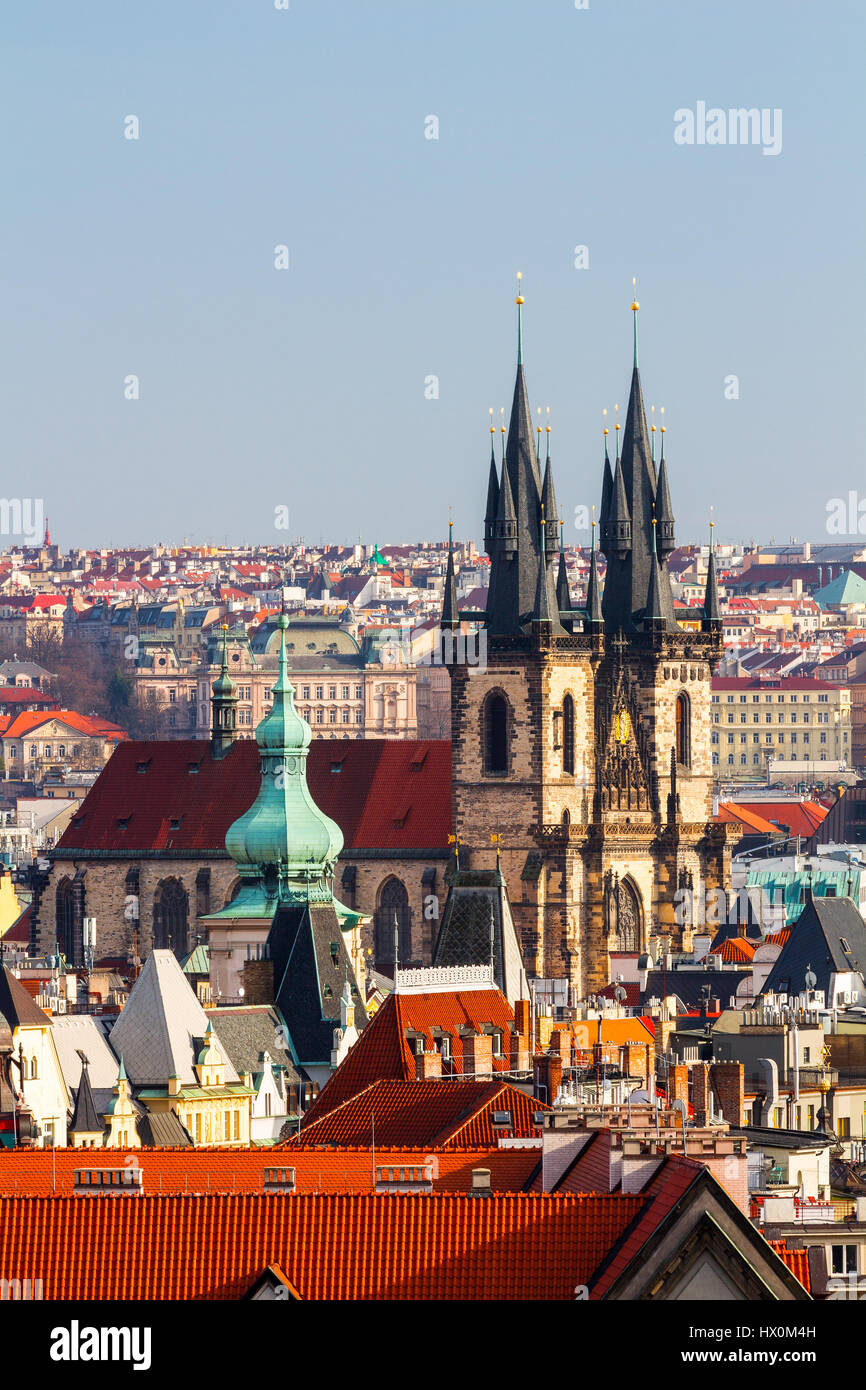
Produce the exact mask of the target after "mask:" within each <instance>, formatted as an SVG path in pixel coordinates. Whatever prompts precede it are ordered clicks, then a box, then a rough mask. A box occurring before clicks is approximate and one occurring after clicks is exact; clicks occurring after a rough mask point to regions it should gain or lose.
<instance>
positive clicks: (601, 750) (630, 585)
mask: <svg viewBox="0 0 866 1390" xmlns="http://www.w3.org/2000/svg"><path fill="white" fill-rule="evenodd" d="M522 305H523V298H522V296H521V295H518V297H517V306H518V353H517V378H516V381H515V386H514V397H513V401H512V407H511V418H510V422H509V427H508V435H507V442H506V441H505V439H504V438H503V446H504V447H503V457H502V460H501V467H497V463H496V458H495V449H493V447H492V448H491V459H490V472H489V481H488V494H487V513H486V516H485V549H486V551H487V553H488V555H489V556H490V561H491V573H490V588H489V591H488V599H487V607H486V611H485V612H484V613H483V614H468V613H466V612H462V613H459V614H458V610H457V601H456V589H455V585H454V575H453V562H452V561H451V560H449V570H448V577H447V581H446V590H445V602H444V606H443V614H442V626H443V628H445V629H449V628H450V629H455V628H457V627H459V625H460V623H461V622H464V621H466V620H475V621H478V622H480V623H482V624H483V628H484V636H485V640H486V661H483V662H481V663H480V664H479V665H477V666H471V665H466V664H461V663H460V662H459V661H457V662H456V663H454V664H452V665H451V666H450V672H451V730H452V759H453V766H452V774H453V775H452V789H453V819H454V831H455V834H456V835H457V836H458V838H459V842H460V845H459V849H460V856H461V863H462V864H465V865H467V866H468V865H469V864H471V866H472V867H477V868H482V867H487V866H488V865H490V866H492V864H493V860H494V857H495V851H494V850H493V848H492V847H491V840H490V837H491V834H492V833H496V834H497V835H499V836H501V867H502V872H503V873H504V875H505V878H506V881H507V884H508V891H509V896H510V899H511V904H512V912H513V915H514V920H515V923H516V925H517V928H518V931H519V933H520V936H521V940H522V946H523V952H524V960H525V963H526V968H527V970H528V972H529V973H530V974H531V975H536V976H546V977H550V976H559V977H562V976H564V977H567V978H568V979H569V980H570V981H571V983H572V984H573V985H575V986H576V987H577V989H578V991H579V992H581V993H587V992H589V991H591V990H595V989H598V988H601V987H602V986H604V985H605V984H606V983H607V982H608V981H609V980H610V978H611V962H610V955H611V953H613V952H623V951H625V952H629V953H635V952H642V951H646V950H652V951H653V952H654V953H658V952H659V951H660V950H662V949H665V947H671V948H674V949H675V948H677V947H679V946H682V945H684V944H685V945H686V946H687V945H688V944H689V941H690V934H691V930H692V928H693V927H694V926H695V925H697V923H696V922H694V920H691V919H690V916H689V912H688V908H686V910H684V908H683V895H682V894H681V895H680V897H679V898H678V897H677V890H678V889H679V888H683V887H688V888H690V889H691V890H692V894H693V901H694V902H697V903H699V902H700V901H701V898H700V896H699V894H700V890H701V889H702V888H703V889H705V890H711V889H714V888H716V887H719V886H722V887H723V886H726V884H727V883H728V881H729V870H730V848H729V847H728V843H727V838H726V830H725V827H724V826H720V825H716V824H715V823H713V821H712V753H711V744H710V724H711V713H710V679H711V673H712V667H713V665H714V663H715V662H716V661H717V660H718V659H719V657H720V656H721V654H722V650H723V649H722V635H721V621H720V617H719V608H718V598H717V593H716V578H715V563H714V559H713V558H712V556H711V562H710V570H709V574H708V579H707V592H706V596H705V604H704V608H703V610H701V609H693V610H691V613H690V615H689V616H690V617H691V619H692V621H693V622H694V624H695V626H694V627H693V628H684V627H680V625H679V624H678V623H677V621H676V618H675V616H674V608H673V600H672V597H671V586H670V578H669V575H668V570H667V562H668V558H669V557H670V555H671V554H672V552H673V550H674V548H675V541H674V517H673V510H672V505H671V498H670V492H669V487H668V479H667V465H666V463H665V461H664V458H663V456H662V458H661V460H660V464H659V469H658V472H657V471H656V465H655V462H654V459H653V456H652V450H651V448H650V443H649V432H648V430H647V424H646V416H645V412H644V405H643V397H642V392H641V381H640V373H639V370H638V362H637V321H636V317H635V347H634V365H633V369H632V379H631V391H630V397H629V404H628V412H627V417H626V424H625V429H624V431H623V441H622V451H621V453H620V448H619V440H618V435H617V449H616V458H615V464H614V468H613V469H611V466H610V462H609V459H608V457H607V451H606V450H605V463H604V472H603V480H602V498H601V512H600V540H601V545H600V548H601V551H602V553H603V555H604V557H605V560H606V562H607V567H606V576H605V582H604V590H603V594H602V591H601V587H600V581H599V574H598V557H597V554H596V549H595V540H594V537H593V548H592V555H591V565H590V579H589V586H588V593H587V598H586V605H585V607H584V608H582V609H574V608H573V607H572V604H571V599H570V595H569V589H568V580H567V576H566V572H565V559H564V555H563V554H562V552H561V548H560V541H559V525H560V523H559V518H558V514H557V504H556V497H555V492H554V485H553V472H552V465H551V460H550V452H549V444H548V451H547V458H546V461H545V465H544V473H543V475H542V472H541V464H540V459H539V456H538V450H537V448H536V443H535V440H534V439H533V430H532V416H531V411H530V406H529V398H528V393H527V387H526V380H525V376H524V367H523V324H522ZM632 309H633V311H634V313H635V316H636V314H637V309H638V305H637V303H636V302H635V303H634V304H633V305H632ZM491 434H492V437H495V435H494V432H493V431H491ZM539 438H540V436H539ZM548 438H549V437H548ZM698 625H699V628H700V630H696V629H697V627H698ZM458 651H459V648H458ZM685 901H686V903H688V901H689V900H688V899H686V900H685Z"/></svg>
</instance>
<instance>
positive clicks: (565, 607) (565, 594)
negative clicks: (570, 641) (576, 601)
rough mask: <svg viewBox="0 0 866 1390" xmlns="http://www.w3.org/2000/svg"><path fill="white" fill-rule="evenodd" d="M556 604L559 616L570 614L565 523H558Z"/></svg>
mask: <svg viewBox="0 0 866 1390" xmlns="http://www.w3.org/2000/svg"><path fill="white" fill-rule="evenodd" d="M556 603H557V607H558V608H559V616H560V618H562V615H563V613H570V612H571V590H570V589H569V587H568V571H567V569H566V567H565V522H564V521H560V523H559V572H558V573H557V576H556Z"/></svg>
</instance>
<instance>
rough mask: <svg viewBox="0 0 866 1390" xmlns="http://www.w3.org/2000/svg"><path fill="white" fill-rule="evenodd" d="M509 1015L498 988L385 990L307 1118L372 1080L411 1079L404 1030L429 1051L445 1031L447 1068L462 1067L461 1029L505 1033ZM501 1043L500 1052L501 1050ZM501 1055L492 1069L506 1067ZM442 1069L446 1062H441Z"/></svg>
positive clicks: (511, 1016)
mask: <svg viewBox="0 0 866 1390" xmlns="http://www.w3.org/2000/svg"><path fill="white" fill-rule="evenodd" d="M513 1021H514V1014H513V1012H512V1009H511V1006H510V1005H509V1003H508V1000H507V999H506V998H505V996H504V995H503V994H501V993H500V991H499V990H498V989H476V990H469V989H464V990H455V991H454V992H453V993H452V992H448V991H443V992H442V993H441V994H439V993H437V994H389V995H388V998H387V999H386V1000H385V1002H384V1004H383V1005H382V1006H381V1008H380V1009H378V1010H377V1012H376V1013H375V1014H374V1015H373V1017H372V1018H371V1019H370V1022H369V1023H368V1024H367V1027H366V1028H365V1029H364V1031H363V1033H362V1034H361V1037H360V1038H359V1039H358V1041H357V1042H356V1043H355V1045H354V1047H353V1048H352V1049H351V1051H350V1052H349V1054H348V1056H347V1057H346V1058H345V1060H344V1061H343V1062H341V1064H340V1066H339V1067H338V1068H337V1070H336V1071H335V1072H334V1074H333V1076H332V1077H331V1078H330V1079H329V1080H328V1082H327V1083H326V1085H325V1086H323V1087H322V1090H321V1091H320V1092H319V1095H318V1096H317V1097H316V1099H315V1101H314V1102H313V1105H312V1106H311V1108H310V1109H309V1110H308V1111H307V1120H308V1122H309V1121H312V1120H314V1119H318V1118H320V1117H321V1116H322V1115H326V1114H328V1113H329V1111H331V1110H333V1109H334V1108H335V1107H336V1106H338V1105H341V1104H342V1103H343V1102H344V1101H346V1100H349V1099H351V1097H352V1096H356V1095H358V1093H359V1092H360V1091H363V1090H365V1089H366V1088H367V1087H368V1086H370V1085H371V1084H372V1083H373V1082H374V1081H380V1080H384V1079H389V1080H395V1081H397V1080H399V1081H408V1080H412V1079H414V1077H415V1052H414V1049H413V1048H412V1047H410V1045H409V1042H408V1039H407V1036H406V1035H407V1033H411V1034H412V1035H413V1036H421V1037H423V1039H424V1050H425V1051H426V1052H432V1051H433V1050H434V1048H435V1047H436V1043H437V1040H438V1038H440V1037H441V1035H442V1034H443V1033H447V1034H448V1036H449V1038H450V1040H451V1057H452V1063H451V1070H453V1071H454V1072H455V1073H457V1074H459V1073H461V1072H462V1071H464V1069H465V1068H464V1063H463V1037H462V1034H461V1029H470V1030H471V1031H472V1032H475V1033H478V1032H481V1031H482V1030H483V1028H484V1027H485V1025H487V1026H491V1027H494V1028H498V1029H500V1030H502V1031H503V1032H504V1033H505V1034H506V1038H507V1037H508V1035H509V1030H510V1027H511V1025H512V1023H513ZM507 1051H508V1049H507V1047H506V1048H503V1053H504V1054H507ZM510 1068H511V1062H510V1060H509V1058H508V1056H507V1055H503V1056H502V1057H494V1059H493V1069H494V1072H497V1071H508V1070H510ZM443 1072H444V1074H445V1075H447V1074H448V1072H449V1065H448V1064H447V1063H444V1062H443Z"/></svg>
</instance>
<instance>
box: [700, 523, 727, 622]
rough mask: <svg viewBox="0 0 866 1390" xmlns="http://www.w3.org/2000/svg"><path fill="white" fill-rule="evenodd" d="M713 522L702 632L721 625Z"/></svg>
mask: <svg viewBox="0 0 866 1390" xmlns="http://www.w3.org/2000/svg"><path fill="white" fill-rule="evenodd" d="M714 526H715V522H713V521H711V522H710V558H709V560H708V561H707V587H706V590H705V591H704V616H703V620H702V622H701V628H702V630H703V631H704V632H712V631H715V630H717V629H718V628H720V627H721V625H722V615H721V612H720V610H719V589H718V584H717V582H716V547H715V545H714V544H713V527H714Z"/></svg>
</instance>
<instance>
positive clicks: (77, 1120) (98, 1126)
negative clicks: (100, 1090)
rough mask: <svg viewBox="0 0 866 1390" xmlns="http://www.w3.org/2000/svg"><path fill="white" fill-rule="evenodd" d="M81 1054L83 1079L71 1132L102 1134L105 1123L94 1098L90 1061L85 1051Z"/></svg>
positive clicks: (76, 1100) (77, 1097)
mask: <svg viewBox="0 0 866 1390" xmlns="http://www.w3.org/2000/svg"><path fill="white" fill-rule="evenodd" d="M79 1056H80V1057H81V1080H80V1081H79V1083H78V1091H77V1094H76V1096H75V1110H74V1112H73V1115H72V1123H71V1124H70V1126H69V1133H70V1134H101V1133H102V1131H103V1130H104V1129H105V1125H104V1124H103V1122H102V1121H101V1120H100V1118H99V1116H98V1114H97V1113H96V1101H95V1100H94V1099H93V1089H92V1087H91V1085H90V1077H89V1076H88V1074H87V1069H88V1066H89V1063H88V1060H87V1057H86V1056H85V1055H84V1053H79Z"/></svg>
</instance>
